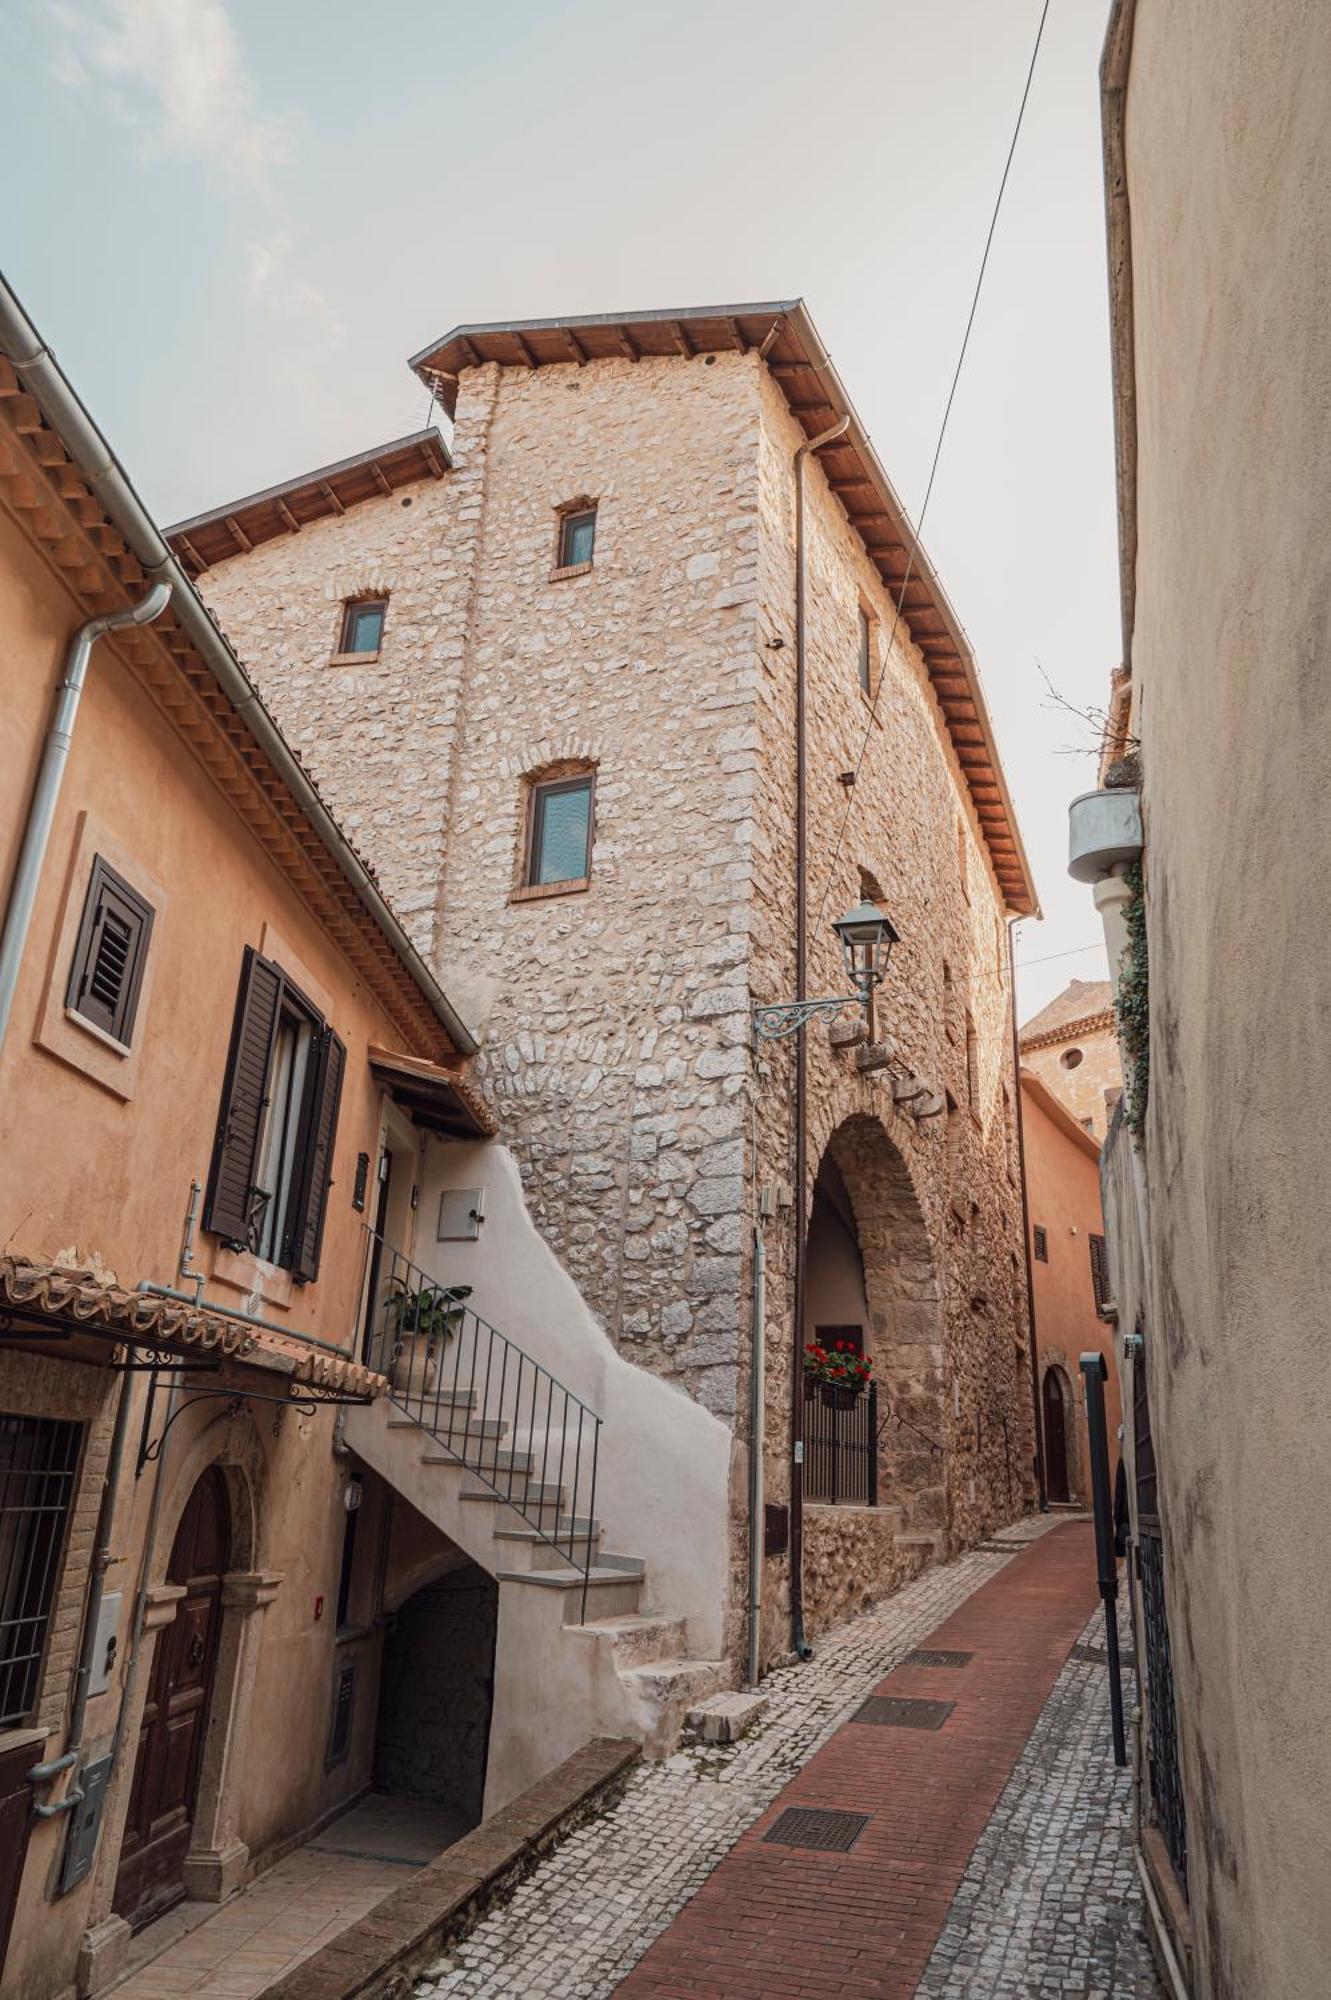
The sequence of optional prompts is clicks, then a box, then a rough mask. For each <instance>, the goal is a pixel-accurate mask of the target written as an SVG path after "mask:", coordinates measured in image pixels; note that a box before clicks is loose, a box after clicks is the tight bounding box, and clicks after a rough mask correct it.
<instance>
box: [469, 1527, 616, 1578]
mask: <svg viewBox="0 0 1331 2000" xmlns="http://www.w3.org/2000/svg"><path fill="white" fill-rule="evenodd" d="M494 1538H495V1540H496V1541H497V1542H503V1543H505V1544H506V1547H505V1549H504V1550H503V1551H502V1554H503V1556H504V1559H505V1561H506V1562H507V1563H509V1564H510V1565H511V1566H512V1567H513V1568H514V1569H520V1568H524V1567H525V1568H527V1569H549V1568H551V1567H552V1566H553V1565H555V1564H557V1563H558V1562H559V1561H561V1560H563V1561H572V1562H574V1563H577V1564H581V1563H583V1562H585V1561H586V1559H587V1543H588V1537H587V1529H586V1526H585V1525H584V1526H583V1527H582V1528H581V1530H580V1531H578V1532H575V1533H574V1535H573V1537H572V1554H571V1556H570V1553H569V1540H570V1537H569V1532H568V1529H567V1528H564V1529H563V1530H562V1531H561V1532H560V1533H559V1535H558V1537H557V1539H556V1538H555V1529H554V1527H553V1524H552V1526H551V1529H550V1533H549V1535H543V1534H540V1533H539V1532H538V1531H537V1530H536V1529H535V1528H528V1527H521V1528H507V1527H501V1528H496V1529H495V1531H494ZM600 1543H601V1524H600V1522H599V1521H597V1522H595V1523H594V1524H593V1527H592V1533H591V1555H592V1561H593V1563H595V1562H596V1560H597V1553H598V1550H599V1548H600Z"/></svg>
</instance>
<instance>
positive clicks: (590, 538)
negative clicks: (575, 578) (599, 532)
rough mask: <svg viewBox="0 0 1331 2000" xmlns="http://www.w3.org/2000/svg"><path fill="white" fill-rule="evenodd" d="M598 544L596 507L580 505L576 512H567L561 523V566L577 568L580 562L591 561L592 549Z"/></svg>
mask: <svg viewBox="0 0 1331 2000" xmlns="http://www.w3.org/2000/svg"><path fill="white" fill-rule="evenodd" d="M595 546H596V509H595V507H580V508H579V509H578V510H577V512H576V513H573V514H565V515H563V516H562V517H561V519H560V523H559V567H560V568H561V569H575V568H577V567H578V565H579V564H580V563H589V562H590V561H591V559H592V550H593V549H594V548H595Z"/></svg>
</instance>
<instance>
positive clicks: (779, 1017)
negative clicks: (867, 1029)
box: [753, 993, 865, 1042]
mask: <svg viewBox="0 0 1331 2000" xmlns="http://www.w3.org/2000/svg"><path fill="white" fill-rule="evenodd" d="M864 1004H865V998H864V995H863V994H862V993H843V994H838V995H837V996H836V997H835V998H834V999H827V1000H778V1001H773V1002H770V1003H769V1004H768V1005H767V1006H764V1007H755V1008H754V1009H753V1032H754V1037H755V1039H756V1040H758V1041H760V1042H779V1041H782V1040H784V1039H785V1037H786V1036H787V1035H797V1034H798V1033H799V1031H800V1029H801V1028H803V1027H806V1026H807V1025H808V1023H809V1022H810V1021H832V1020H835V1019H836V1016H837V1015H838V1014H840V1013H843V1012H844V1010H845V1009H846V1008H847V1007H863V1006H864Z"/></svg>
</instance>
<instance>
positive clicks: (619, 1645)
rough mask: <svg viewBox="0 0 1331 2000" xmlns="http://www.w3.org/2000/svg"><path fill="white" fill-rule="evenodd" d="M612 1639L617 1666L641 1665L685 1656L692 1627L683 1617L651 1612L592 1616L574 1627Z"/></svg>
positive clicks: (590, 1634)
mask: <svg viewBox="0 0 1331 2000" xmlns="http://www.w3.org/2000/svg"><path fill="white" fill-rule="evenodd" d="M574 1629H575V1630H576V1631H578V1632H585V1633H587V1634H588V1636H589V1637H591V1638H596V1639H604V1640H607V1641H608V1642H609V1645H610V1648H611V1651H612V1654H613V1657H614V1662H615V1665H616V1667H618V1668H620V1669H621V1670H622V1669H623V1668H625V1667H641V1666H647V1665H650V1664H651V1663H652V1662H653V1661H657V1660H680V1659H683V1657H684V1648H685V1645H686V1644H687V1635H688V1626H687V1624H686V1623H685V1621H684V1619H682V1618H654V1617H652V1616H651V1615H650V1614H648V1613H644V1614H642V1615H641V1616H637V1617H628V1618H589V1619H588V1620H587V1623H586V1624H585V1625H578V1626H576V1627H575V1628H574Z"/></svg>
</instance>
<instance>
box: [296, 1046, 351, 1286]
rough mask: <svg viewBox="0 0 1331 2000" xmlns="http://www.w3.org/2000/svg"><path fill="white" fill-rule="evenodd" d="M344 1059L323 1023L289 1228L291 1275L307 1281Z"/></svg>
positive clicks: (316, 1249) (319, 1229) (324, 1203)
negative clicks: (305, 1145) (303, 1149)
mask: <svg viewBox="0 0 1331 2000" xmlns="http://www.w3.org/2000/svg"><path fill="white" fill-rule="evenodd" d="M346 1063H347V1052H346V1050H345V1049H344V1048H343V1046H342V1044H341V1042H340V1041H339V1040H338V1038H337V1036H336V1035H335V1034H334V1033H333V1031H332V1029H331V1028H324V1029H323V1030H322V1032H321V1034H320V1037H319V1047H318V1052H317V1057H316V1064H315V1071H314V1079H313V1090H312V1094H311V1099H310V1116H309V1124H308V1126H307V1130H308V1132H309V1143H308V1146H307V1148H306V1153H305V1165H304V1171H303V1173H302V1175H301V1185H300V1198H299V1200H298V1202H297V1204H296V1210H295V1218H294V1221H293V1223H292V1231H291V1248H292V1254H291V1258H290V1268H291V1272H292V1275H293V1277H295V1278H298V1279H299V1280H300V1281H301V1282H302V1283H304V1284H309V1283H310V1282H311V1281H312V1280H313V1279H315V1278H317V1277H318V1275H319V1255H320V1252H321V1251H322V1249H323V1239H324V1216H325V1215H326V1213H327V1210H328V1189H329V1185H330V1182H331V1180H332V1174H333V1144H334V1141H335V1140H336V1138H337V1114H338V1108H339V1106H340V1104H341V1102H342V1073H343V1071H344V1070H345V1068H346Z"/></svg>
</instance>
